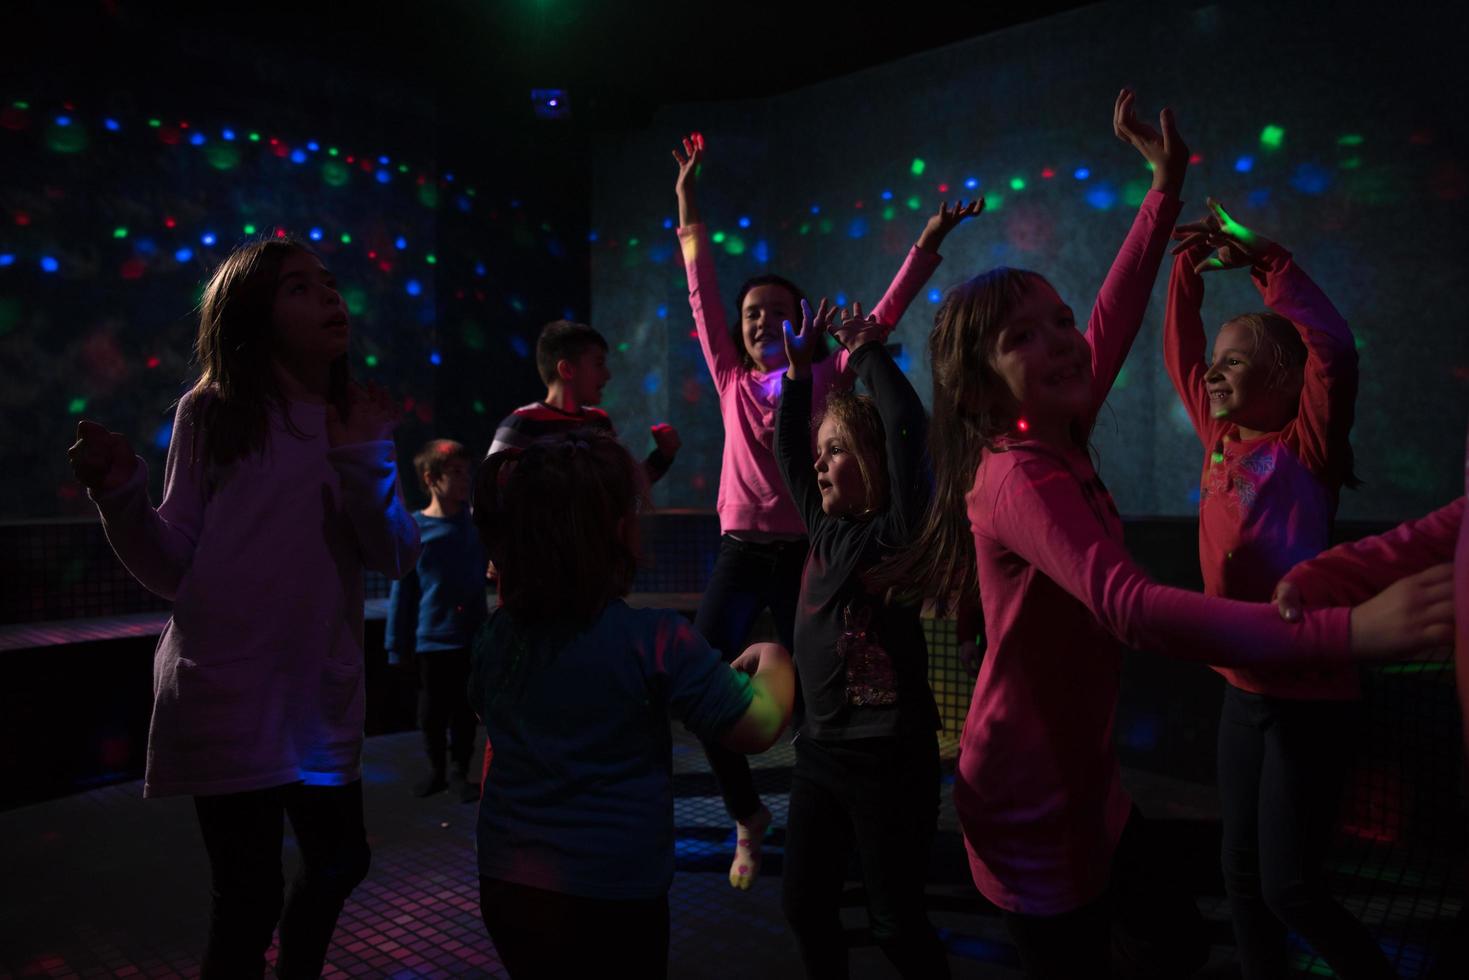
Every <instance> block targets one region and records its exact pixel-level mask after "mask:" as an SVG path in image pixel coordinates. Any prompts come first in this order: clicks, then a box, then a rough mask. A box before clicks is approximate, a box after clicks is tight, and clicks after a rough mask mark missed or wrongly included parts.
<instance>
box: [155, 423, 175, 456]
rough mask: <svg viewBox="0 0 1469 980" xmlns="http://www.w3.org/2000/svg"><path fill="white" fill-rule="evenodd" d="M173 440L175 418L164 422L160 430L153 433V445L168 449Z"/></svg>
mask: <svg viewBox="0 0 1469 980" xmlns="http://www.w3.org/2000/svg"><path fill="white" fill-rule="evenodd" d="M172 441H173V420H172V419H170V420H169V421H167V422H165V423H163V424H162V425H160V426H159V427H158V431H157V432H155V433H153V445H154V446H156V447H158V448H159V449H167V448H168V444H169V443H170V442H172Z"/></svg>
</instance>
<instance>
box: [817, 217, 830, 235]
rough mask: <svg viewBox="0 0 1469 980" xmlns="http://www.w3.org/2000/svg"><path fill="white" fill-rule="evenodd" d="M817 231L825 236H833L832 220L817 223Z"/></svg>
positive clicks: (826, 219) (827, 219) (825, 219)
mask: <svg viewBox="0 0 1469 980" xmlns="http://www.w3.org/2000/svg"><path fill="white" fill-rule="evenodd" d="M816 230H817V231H819V232H821V233H822V234H823V235H830V234H831V219H830V218H822V219H821V221H820V222H818V223H817V225H816Z"/></svg>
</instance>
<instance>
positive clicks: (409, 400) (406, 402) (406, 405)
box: [403, 395, 413, 412]
mask: <svg viewBox="0 0 1469 980" xmlns="http://www.w3.org/2000/svg"><path fill="white" fill-rule="evenodd" d="M403 411H405V412H411V411H413V396H412V395H407V396H405V397H404V398H403Z"/></svg>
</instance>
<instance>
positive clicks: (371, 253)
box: [367, 250, 377, 259]
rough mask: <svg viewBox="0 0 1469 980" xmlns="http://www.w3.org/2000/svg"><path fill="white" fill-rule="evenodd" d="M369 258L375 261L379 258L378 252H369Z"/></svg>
mask: <svg viewBox="0 0 1469 980" xmlns="http://www.w3.org/2000/svg"><path fill="white" fill-rule="evenodd" d="M367 257H368V258H369V259H375V258H377V252H376V250H369V251H368V253H367Z"/></svg>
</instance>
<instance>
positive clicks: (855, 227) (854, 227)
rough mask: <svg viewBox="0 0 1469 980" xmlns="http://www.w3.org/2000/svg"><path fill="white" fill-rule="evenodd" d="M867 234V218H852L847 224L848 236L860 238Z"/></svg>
mask: <svg viewBox="0 0 1469 980" xmlns="http://www.w3.org/2000/svg"><path fill="white" fill-rule="evenodd" d="M865 234H867V219H865V218H853V219H852V223H851V224H849V225H847V237H848V238H861V237H862V236H863V235H865Z"/></svg>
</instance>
